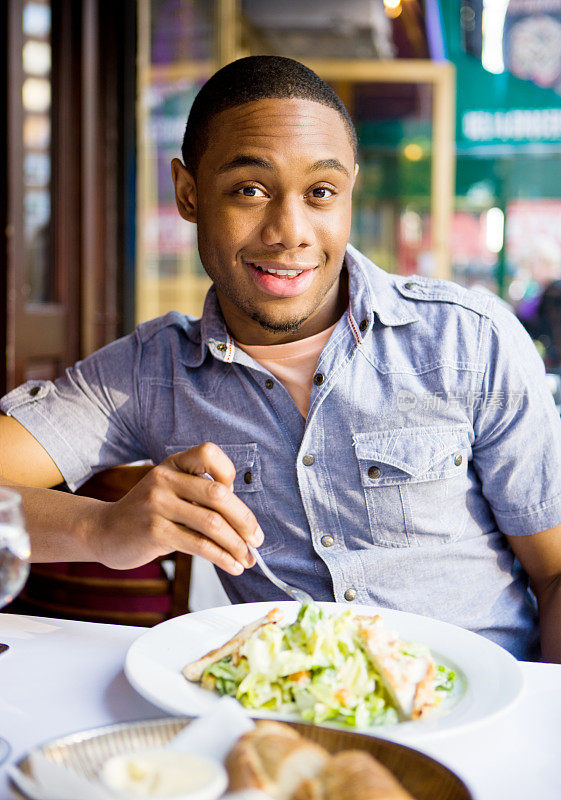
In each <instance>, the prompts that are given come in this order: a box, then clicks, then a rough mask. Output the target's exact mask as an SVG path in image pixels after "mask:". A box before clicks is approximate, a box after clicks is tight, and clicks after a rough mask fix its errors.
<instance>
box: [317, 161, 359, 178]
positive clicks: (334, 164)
mask: <svg viewBox="0 0 561 800" xmlns="http://www.w3.org/2000/svg"><path fill="white" fill-rule="evenodd" d="M322 169H336V170H337V171H338V172H342V173H343V174H344V175H346V176H347V178H350V177H351V176H350V175H349V170H348V169H347V168H346V167H345V166H344V165H343V164H341V162H340V161H339V159H337V158H323V159H322V160H321V161H316V162H315V164H312V166H311V167H310V170H309V171H310V172H319V171H320V170H322Z"/></svg>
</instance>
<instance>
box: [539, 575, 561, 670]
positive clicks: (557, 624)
mask: <svg viewBox="0 0 561 800" xmlns="http://www.w3.org/2000/svg"><path fill="white" fill-rule="evenodd" d="M536 595H537V598H538V606H539V611H540V636H541V646H542V658H543V660H544V661H550V662H553V663H556V664H561V576H559V577H557V578H555V580H553V581H552V582H551V583H550V584H549V585H548V586H547V587H545V588H543V589H541V591H539V592H538V591H536Z"/></svg>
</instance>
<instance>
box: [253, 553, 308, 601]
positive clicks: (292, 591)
mask: <svg viewBox="0 0 561 800" xmlns="http://www.w3.org/2000/svg"><path fill="white" fill-rule="evenodd" d="M246 544H247V542H246ZM247 549H248V550H249V552H250V553H251V555H252V556H253V557H254V559H255V560H256V561H257V563H258V564H259V566H260V568H261V572H262V573H263V574H264V575H265V577H266V578H268V579H269V580H270V581H271V583H274V584H275V586H278V587H279V589H282V591H283V592H286V594H287V595H288V596H289V597H292V599H293V600H297V601H298V602H299V603H302V605H305V604H306V603H313V602H314V600H313V598H312V597H311V596H310V595H309V594H308V592H305V591H304V590H303V589H298V588H297V587H296V586H291V585H290V584H289V583H286V582H285V581H283V580H281V579H280V578H279V577H277V575H275V573H274V572H271V570H270V569H269V567H268V566H267V565H266V564H265V562H264V561H263V558H262V556H261V554H260V553H259V550H257V549H256V548H255V547H253V546H252V545H250V544H247Z"/></svg>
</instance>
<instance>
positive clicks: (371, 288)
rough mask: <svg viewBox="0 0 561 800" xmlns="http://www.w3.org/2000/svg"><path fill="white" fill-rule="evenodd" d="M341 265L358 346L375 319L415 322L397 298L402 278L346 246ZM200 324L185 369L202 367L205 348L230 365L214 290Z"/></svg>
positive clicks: (231, 348)
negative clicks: (196, 352) (194, 351)
mask: <svg viewBox="0 0 561 800" xmlns="http://www.w3.org/2000/svg"><path fill="white" fill-rule="evenodd" d="M345 265H346V267H347V271H348V274H349V297H350V302H349V308H348V311H347V318H348V321H349V325H350V327H351V329H352V331H353V334H354V336H355V338H356V340H357V342H358V343H359V344H360V343H362V341H363V340H364V338H365V336H367V335H368V332H369V331H370V329H371V328H372V324H373V322H374V317H375V316H376V317H378V319H379V320H380V322H381V323H382V324H383V325H388V326H395V325H406V324H408V323H410V322H416V321H417V320H418V319H419V317H418V315H417V314H416V313H415V310H414V307H413V305H412V304H411V302H410V301H409V300H408V299H407V298H405V297H403V296H402V295H401V294H400V287H401V284H402V283H403V281H405V280H406V279H405V278H403V279H402V278H400V277H399V276H396V275H390V274H389V273H387V272H385V271H384V270H383V269H380V267H377V266H376V265H375V264H374V263H373V262H372V261H370V259H368V258H366V256H364V255H362V253H360V252H359V251H358V250H357V249H356V248H355V247H353V246H352V245H350V244H349V245H348V246H347V251H346V254H345ZM200 324H201V352H200V353H199V355H198V357H195V358H193V364H192V365H191V364H190V365H189V366H196V365H199V364H201V363H202V361H203V360H204V350H205V349H206V348H207V347H208V349H209V350H210V352H211V353H212V355H213V356H214V357H215V358H217V359H219V360H220V361H225V362H226V363H231V362H232V361H233V359H234V354H235V349H236V348H235V343H234V340H233V338H232V336H231V335H230V333H229V331H228V329H227V327H226V323H225V322H224V318H223V316H222V312H221V310H220V305H219V303H218V297H217V296H216V289H215V287H214V286H211V287H210V289H209V290H208V293H207V296H206V298H205V302H204V307H203V315H202V317H201V321H200Z"/></svg>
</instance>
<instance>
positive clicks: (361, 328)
mask: <svg viewBox="0 0 561 800" xmlns="http://www.w3.org/2000/svg"><path fill="white" fill-rule="evenodd" d="M367 328H368V320H367V319H363V320H362V322H361V323H360V325H359V326H358V329H359V331H361V332H362V333H364V331H365V330H366V329H367Z"/></svg>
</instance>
